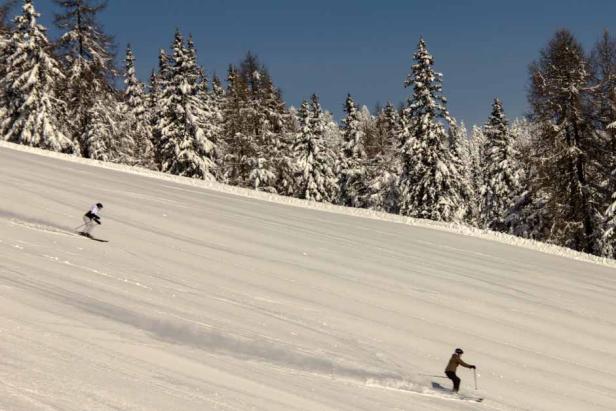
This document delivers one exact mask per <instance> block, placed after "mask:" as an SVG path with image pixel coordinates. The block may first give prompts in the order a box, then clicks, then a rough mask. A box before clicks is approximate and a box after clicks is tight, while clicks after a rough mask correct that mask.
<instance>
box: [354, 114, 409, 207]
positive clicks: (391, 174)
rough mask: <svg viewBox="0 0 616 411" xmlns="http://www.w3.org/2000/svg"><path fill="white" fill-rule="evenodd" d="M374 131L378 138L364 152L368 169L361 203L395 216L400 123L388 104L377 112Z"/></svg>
mask: <svg viewBox="0 0 616 411" xmlns="http://www.w3.org/2000/svg"><path fill="white" fill-rule="evenodd" d="M376 129H377V133H376V136H377V138H376V139H375V140H374V142H373V145H372V146H370V147H368V149H367V152H368V157H369V167H368V173H367V176H366V180H367V182H366V186H367V187H366V191H365V194H364V199H363V200H362V201H363V203H364V205H365V207H367V208H370V209H373V210H377V211H386V212H390V213H397V212H398V209H397V200H398V199H397V194H396V190H397V186H398V176H399V175H400V174H401V167H400V161H399V156H398V149H399V146H400V144H399V138H400V135H401V134H402V121H401V119H400V115H399V114H398V111H397V110H396V109H395V107H394V106H393V104H391V103H387V104H386V105H385V108H384V109H383V110H382V111H381V112H380V113H379V115H378V117H377V121H376Z"/></svg>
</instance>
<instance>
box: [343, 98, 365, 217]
mask: <svg viewBox="0 0 616 411" xmlns="http://www.w3.org/2000/svg"><path fill="white" fill-rule="evenodd" d="M344 111H345V113H346V117H345V118H344V120H343V122H342V139H343V144H342V156H341V158H340V172H339V180H340V204H342V205H344V206H350V207H362V201H361V197H362V195H363V193H364V186H363V185H364V184H365V176H366V167H365V161H366V158H367V156H366V149H365V146H364V139H365V133H364V131H363V130H362V124H361V118H360V113H359V111H358V110H357V107H356V106H355V102H354V101H353V98H352V97H351V95H350V94H349V95H348V96H347V99H346V102H345V105H344Z"/></svg>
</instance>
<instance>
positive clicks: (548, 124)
mask: <svg viewBox="0 0 616 411" xmlns="http://www.w3.org/2000/svg"><path fill="white" fill-rule="evenodd" d="M589 80H590V76H589V71H588V62H587V60H586V57H585V54H584V51H583V49H582V46H581V45H580V44H579V43H578V42H577V40H576V39H575V38H574V37H573V35H572V34H571V33H570V32H568V31H566V30H561V31H558V32H557V33H556V34H555V36H554V38H553V39H552V40H551V41H550V43H549V44H548V46H547V47H546V48H545V49H544V50H542V52H541V55H540V58H539V59H538V60H537V61H536V62H535V63H533V64H532V65H531V88H530V94H529V100H530V103H531V107H532V111H533V112H532V115H533V118H534V119H535V121H537V122H538V124H539V132H538V138H537V140H536V144H535V147H534V150H533V151H534V153H533V158H534V159H535V161H536V164H537V174H536V177H537V178H536V179H535V180H534V181H533V188H534V192H536V193H540V192H541V193H543V195H545V196H546V199H547V203H546V207H547V211H548V212H549V215H550V221H548V222H546V223H547V224H549V227H545V228H543V231H545V232H547V233H548V234H547V238H545V239H544V240H547V241H550V242H554V243H557V244H560V245H564V246H567V247H570V248H573V249H576V250H579V251H586V252H592V251H593V250H595V249H596V247H597V242H596V240H597V238H598V226H599V220H600V218H601V217H600V214H601V210H599V207H600V206H599V205H600V203H601V199H600V191H599V190H598V187H597V184H596V183H597V180H598V179H596V178H595V177H596V169H597V167H598V164H597V160H598V153H597V149H598V148H599V147H600V146H601V142H600V140H599V139H598V135H597V133H596V131H595V130H594V128H593V127H592V124H591V121H590V113H589V107H588V106H587V104H586V102H587V101H588V86H589Z"/></svg>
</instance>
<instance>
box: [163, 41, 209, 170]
mask: <svg viewBox="0 0 616 411" xmlns="http://www.w3.org/2000/svg"><path fill="white" fill-rule="evenodd" d="M195 71H196V68H195V61H194V59H193V58H191V56H190V53H189V52H188V51H187V49H186V47H185V46H184V40H183V37H182V35H181V34H180V32H179V31H178V32H176V35H175V40H174V43H173V67H172V68H171V76H170V79H169V82H168V84H167V85H166V87H165V90H163V96H162V98H163V99H164V100H165V101H164V102H163V103H161V104H162V107H164V108H165V110H166V111H165V112H164V113H163V114H162V117H161V118H160V119H159V124H158V125H157V128H158V130H159V131H160V138H161V142H160V162H161V163H160V164H161V171H164V172H167V173H171V174H177V175H181V176H186V177H192V178H201V179H212V178H214V177H213V174H212V173H213V172H214V168H215V162H214V161H213V159H212V156H213V154H214V150H215V145H214V143H213V142H212V141H211V140H209V139H208V138H207V136H206V134H205V131H204V127H203V122H202V120H203V118H204V113H203V109H202V106H201V103H200V101H199V99H198V96H197V90H198V88H197V84H196V83H195V79H194V77H193V74H194V73H195Z"/></svg>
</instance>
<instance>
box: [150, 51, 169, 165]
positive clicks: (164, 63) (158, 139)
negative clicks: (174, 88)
mask: <svg viewBox="0 0 616 411" xmlns="http://www.w3.org/2000/svg"><path fill="white" fill-rule="evenodd" d="M170 81H171V66H170V64H169V56H168V55H167V52H166V51H165V50H164V49H161V50H160V52H159V55H158V71H157V72H154V73H152V75H151V77H150V87H149V89H150V90H149V93H148V111H149V113H150V114H149V115H150V128H151V129H152V145H153V146H154V163H155V166H156V168H157V169H159V170H160V169H161V167H162V166H161V164H162V134H163V130H162V129H161V128H160V125H161V124H163V123H162V121H163V118H164V116H165V115H166V113H167V112H168V111H169V109H170V108H169V107H168V104H169V103H170V100H168V99H165V95H164V93H165V92H166V91H168V90H169V82H170Z"/></svg>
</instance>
